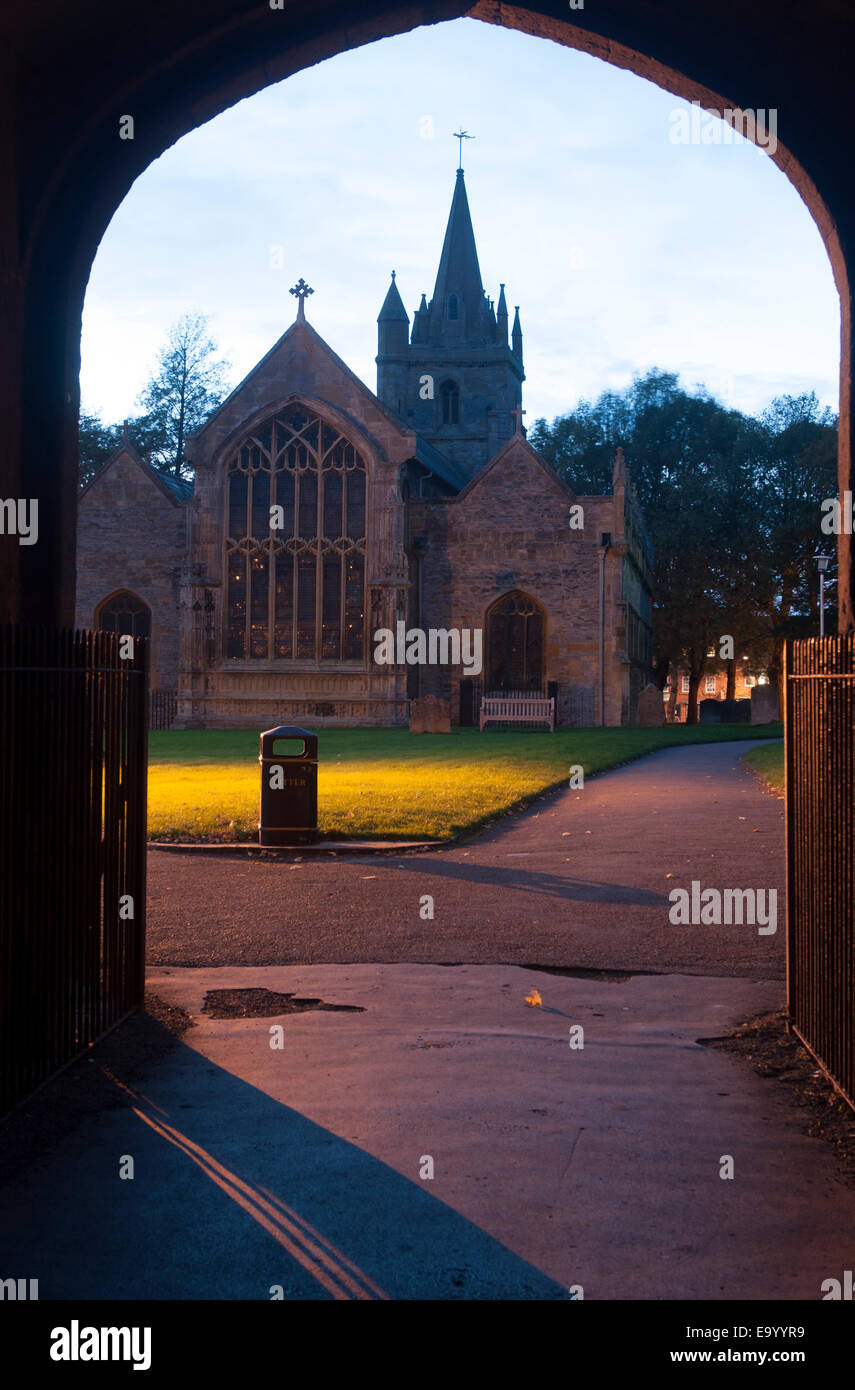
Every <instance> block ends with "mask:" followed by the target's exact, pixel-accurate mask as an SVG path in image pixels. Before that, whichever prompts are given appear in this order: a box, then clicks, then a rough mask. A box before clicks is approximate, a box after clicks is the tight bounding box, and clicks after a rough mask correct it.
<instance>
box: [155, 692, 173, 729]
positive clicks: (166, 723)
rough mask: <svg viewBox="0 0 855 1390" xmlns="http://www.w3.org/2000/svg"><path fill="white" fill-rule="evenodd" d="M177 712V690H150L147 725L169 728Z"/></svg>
mask: <svg viewBox="0 0 855 1390" xmlns="http://www.w3.org/2000/svg"><path fill="white" fill-rule="evenodd" d="M177 714H178V691H177V690H152V692H151V694H150V696H149V715H148V727H149V728H150V729H169V728H170V727H171V726H172V723H173V720H174V719H175V717H176V715H177Z"/></svg>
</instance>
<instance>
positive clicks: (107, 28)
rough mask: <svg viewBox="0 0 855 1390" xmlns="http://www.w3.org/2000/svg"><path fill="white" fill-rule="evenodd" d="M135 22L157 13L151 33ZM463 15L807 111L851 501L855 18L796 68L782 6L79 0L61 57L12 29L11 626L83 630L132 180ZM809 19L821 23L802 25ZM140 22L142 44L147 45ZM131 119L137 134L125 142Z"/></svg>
mask: <svg viewBox="0 0 855 1390" xmlns="http://www.w3.org/2000/svg"><path fill="white" fill-rule="evenodd" d="M136 9H138V10H139V13H140V16H142V15H143V14H144V15H145V23H144V24H140V25H139V26H135V25H134V24H133V19H134V13H133V12H134V10H136ZM556 11H558V13H556ZM464 15H467V16H469V17H471V18H475V19H479V20H482V21H484V22H486V23H492V24H501V25H504V26H506V27H508V28H514V29H519V30H521V31H523V32H526V33H529V34H532V35H536V36H539V37H541V38H544V39H549V40H552V41H554V42H557V43H561V44H564V45H566V46H568V47H572V48H577V49H580V50H582V51H584V52H587V53H589V54H592V55H593V56H595V57H599V58H601V59H603V60H604V61H607V62H609V63H612V64H614V65H616V66H619V67H623V68H626V69H629V70H630V71H632V72H635V73H636V74H637V75H639V76H641V77H644V78H646V79H648V80H649V81H652V82H654V83H656V84H657V85H658V86H660V87H663V88H665V89H666V90H668V91H670V92H673V93H674V94H675V95H677V96H680V97H683V98H685V99H687V100H697V101H699V102H701V104H702V105H703V106H705V107H707V108H709V109H712V110H715V111H721V110H724V109H727V108H739V107H743V108H746V109H756V108H769V107H770V106H775V107H777V108H780V109H781V110H782V111H784V112H790V113H791V114H790V117H789V123H788V124H787V123H786V122H785V124H784V137H785V138H784V139H783V140H779V143H778V145H777V148H776V150H775V151H774V154H772V155H771V157H772V158H774V160H775V162H776V163H777V164H778V166H779V167H780V168H781V170H782V171H783V172H784V173H785V174H786V176H787V177H788V178H789V180H790V181H791V183H792V184H793V185H794V187H795V188H796V189H797V191H798V192H799V194H800V196H801V197H802V199H803V200H804V202H805V203H806V205H807V207H808V209H809V210H810V212H811V215H812V216H813V218H814V221H815V222H816V224H817V227H818V229H819V231H820V234H821V236H822V238H823V241H824V243H825V246H826V250H827V252H828V255H829V259H830V261H831V265H832V269H833V273H834V277H835V283H836V284H837V288H838V291H839V293H840V299H841V378H840V379H841V393H840V434H839V437H840V452H839V486H840V490H841V492H843V491H845V490H847V489H852V488H853V485H855V477H854V476H853V467H852V457H851V410H852V398H851V390H850V382H851V333H852V313H851V290H850V279H851V277H850V275H849V274H848V270H847V253H848V255H849V258H850V259H851V258H852V257H853V256H855V195H853V191H852V188H851V181H850V178H849V174H848V169H847V155H846V152H847V150H848V149H850V148H851V143H852V138H853V136H855V115H853V114H852V113H850V112H848V111H846V110H845V109H844V108H841V107H840V106H839V104H838V103H837V101H836V95H835V94H836V91H837V89H838V87H839V84H840V82H841V81H842V80H843V77H844V76H845V75H848V71H847V65H846V56H845V55H846V52H847V37H855V17H852V16H846V17H842V16H841V15H840V12H839V7H837V6H835V4H834V3H833V0H816V3H815V4H814V6H813V8H812V12H811V23H812V28H811V30H810V32H809V33H807V32H805V33H804V34H802V39H801V42H800V45H799V50H798V52H795V53H794V52H793V44H792V38H791V34H790V32H789V29H788V24H787V21H786V17H785V16H782V14H781V7H780V5H776V4H774V3H772V0H756V3H754V4H752V5H751V6H750V7H746V6H745V5H742V4H740V5H737V4H736V3H734V4H727V5H725V6H724V8H723V7H722V4H721V3H720V0H718V2H717V3H714V0H697V3H695V4H694V5H693V6H692V7H684V6H682V5H675V6H673V8H672V7H670V6H665V7H663V6H662V5H661V4H654V3H652V0H614V2H613V3H612V4H611V5H610V6H609V7H608V12H603V11H600V10H597V11H596V13H594V12H593V11H590V12H589V11H588V10H586V9H584V8H582V9H578V10H576V9H573V10H570V11H568V10H567V8H566V7H565V6H563V5H562V6H560V7H559V6H557V5H555V4H552V3H544V4H530V5H513V6H512V5H506V4H504V3H500V0H481V2H480V3H478V4H476V5H475V6H474V7H472V6H469V5H467V4H465V3H460V0H421V3H410V4H401V3H400V2H399V0H367V3H366V0H357V3H355V4H353V5H350V6H348V7H347V12H346V17H345V18H344V19H343V18H342V12H341V8H340V7H339V6H337V5H336V4H334V3H332V0H320V3H318V0H312V3H311V4H309V3H306V0H281V8H276V9H273V8H271V7H270V6H269V5H268V6H264V5H261V4H258V3H256V0H209V2H208V3H206V4H202V3H200V0H175V3H173V4H171V5H170V7H169V12H168V17H167V16H165V17H164V23H163V27H162V29H159V28H158V27H157V25H156V24H154V23H153V22H152V16H151V13H150V10H149V9H148V7H144V6H143V5H142V3H140V4H139V5H137V4H135V3H133V0H132V3H131V4H130V5H129V6H125V7H123V8H122V10H121V12H118V11H116V10H115V7H112V6H110V5H108V4H106V3H105V0H79V3H78V4H77V5H75V6H74V9H73V16H70V17H69V20H68V28H69V32H68V33H67V34H64V33H63V23H64V21H63V20H62V19H61V18H59V17H54V19H55V22H54V21H52V24H53V33H52V43H51V45H50V48H49V49H48V48H46V47H45V41H44V36H43V34H42V32H41V27H42V19H43V17H42V16H41V14H40V13H39V12H33V13H32V14H31V15H21V16H16V17H15V20H14V24H15V25H17V26H18V30H19V35H20V37H19V43H18V57H19V59H20V61H19V62H18V82H17V84H15V87H14V92H13V93H12V95H11V96H10V97H8V98H7V99H8V100H9V101H10V102H11V101H14V100H15V99H16V98H17V99H18V107H17V111H16V113H15V123H14V129H15V130H16V131H17V132H19V136H20V145H19V146H18V147H17V148H16V149H14V150H13V151H12V153H13V155H14V158H13V160H12V161H11V163H10V169H11V171H12V172H11V175H10V180H9V187H10V188H11V189H12V193H13V196H12V197H11V198H9V199H8V200H6V213H5V218H6V221H5V226H4V227H3V231H2V234H3V237H4V242H3V245H2V246H0V251H2V252H5V262H4V260H3V257H2V256H0V266H3V265H4V264H5V270H4V277H5V281H6V286H7V293H6V299H5V302H4V303H2V304H0V320H2V321H0V329H2V333H1V334H0V347H1V348H2V351H3V355H4V361H3V364H2V365H3V367H4V371H3V373H2V379H3V382H4V386H3V388H2V389H3V392H4V399H3V409H4V417H5V419H6V429H5V438H6V445H7V447H6V450H5V458H4V460H3V463H2V464H0V467H2V469H3V473H2V477H0V487H2V491H3V495H7V496H8V495H12V496H14V495H18V496H39V497H40V498H42V499H43V507H42V529H41V535H40V545H39V546H38V547H37V548H36V547H33V548H23V549H21V548H19V547H18V546H17V545H16V544H15V543H14V537H11V538H10V537H2V538H0V541H2V545H0V552H1V553H2V568H0V580H2V583H0V592H2V594H3V599H2V603H3V611H2V612H0V619H2V618H4V617H6V618H8V619H10V620H11V621H20V620H24V621H32V622H41V623H68V622H70V621H71V614H72V606H73V594H74V549H75V511H76V426H77V413H78V408H79V383H78V375H79V362H80V348H79V344H80V323H81V314H82V306H83V296H84V292H85V288H86V283H87V280H88V276H89V270H90V267H91V264H92V261H93V259H94V255H95V252H96V250H97V247H98V244H99V242H100V239H101V237H102V235H103V232H104V230H105V228H106V225H107V223H108V221H109V220H110V218H111V216H112V214H113V212H114V211H115V209H116V208H117V207H118V205H119V203H120V202H121V201H122V199H123V197H124V195H125V194H126V192H127V191H128V189H129V187H130V185H131V183H132V182H133V180H134V179H135V178H136V177H137V175H138V174H139V173H140V172H141V171H142V170H143V169H145V168H146V167H147V166H148V164H150V163H151V162H152V160H154V159H155V158H157V156H158V155H159V154H161V153H162V151H163V150H164V149H165V148H167V147H168V146H169V145H170V144H172V143H174V141H175V140H177V139H178V138H180V136H182V135H184V134H186V133H187V132H188V131H189V130H191V129H193V128H195V127H196V126H198V125H200V124H202V123H203V122H205V121H207V120H209V119H211V118H212V117H213V116H215V115H217V114H218V113H219V112H221V111H223V110H225V109H226V108H227V107H229V106H231V105H233V104H234V103H235V102H237V101H239V100H240V99H241V98H243V97H246V96H250V95H252V94H253V93H255V92H258V91H260V90H262V89H263V88H264V87H266V86H269V85H271V84H272V83H274V82H277V81H281V80H282V79H283V78H285V77H287V76H289V75H291V74H293V73H295V72H297V71H299V70H300V69H302V68H304V67H306V66H308V65H310V64H315V63H317V62H319V61H321V60H323V59H324V58H328V57H332V56H333V55H335V54H336V53H340V52H342V51H344V50H347V49H352V48H356V47H359V46H360V45H362V44H365V43H369V42H372V41H374V40H377V39H380V38H384V37H388V36H390V35H393V34H398V33H403V32H406V31H408V30H411V29H413V28H415V27H417V26H418V25H420V24H425V23H436V22H438V21H441V20H448V19H454V18H460V17H462V16H464ZM793 15H794V17H796V16H798V19H799V22H800V23H801V22H802V21H803V19H804V15H803V13H802V12H801V11H800V10H799V11H798V12H797V11H795V10H794V11H793ZM72 20H73V22H72ZM129 25H131V27H132V28H133V29H134V32H135V34H136V37H135V42H134V45H133V47H132V48H131V49H129V47H128V44H127V39H126V35H127V32H128V27H129ZM844 31H845V32H844ZM829 36H831V41H829ZM835 36H836V37H835ZM65 39H67V42H65V41H64V40H65ZM838 68H839V69H840V71H839V73H838ZM28 74H31V75H32V79H33V80H31V81H27V76H28ZM46 93H48V94H49V97H48V99H47V100H46V96H45V94H46ZM770 93H771V99H770V95H769V94H770ZM792 113H794V114H792ZM127 116H131V117H132V126H133V129H132V134H133V138H132V139H128V138H125V139H122V138H121V135H120V121H124V122H125V131H126V133H127V122H126V117H127ZM850 126H851V127H852V129H851V131H850V130H849V127H850ZM831 132H833V133H834V134H835V135H836V137H837V138H836V140H831V139H830V138H829V136H830V133H831ZM19 169H20V170H22V171H23V173H22V177H21V180H20V184H19V181H18V178H17V171H18V170H19ZM850 248H852V249H850ZM850 541H851V538H850V537H849V536H847V535H845V534H842V535H840V536H839V537H838V547H839V552H840V577H839V600H840V630H841V631H846V630H849V629H850V628H851V627H853V626H855V615H853V608H852V570H851V546H850ZM36 549H37V550H38V554H35V553H34V551H35V550H36Z"/></svg>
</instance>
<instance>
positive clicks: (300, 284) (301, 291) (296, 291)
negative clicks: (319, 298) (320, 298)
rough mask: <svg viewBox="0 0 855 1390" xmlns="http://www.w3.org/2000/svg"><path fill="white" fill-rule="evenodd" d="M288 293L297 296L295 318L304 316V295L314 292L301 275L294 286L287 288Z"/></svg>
mask: <svg viewBox="0 0 855 1390" xmlns="http://www.w3.org/2000/svg"><path fill="white" fill-rule="evenodd" d="M288 293H289V294H293V295H295V296H296V298H297V303H298V305H299V308H298V309H297V318H298V319H302V318H305V312H304V306H305V303H306V296H307V295H309V294H314V293H315V291H314V290H313V289H312V287H311V285H307V284H306V282H305V280H304V279H303V277H302V275H301V276H300V279H299V280H298V281H297V283H296V285H295V286H294V288H293V289H291V290H289V291H288Z"/></svg>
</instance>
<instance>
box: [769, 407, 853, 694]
mask: <svg viewBox="0 0 855 1390" xmlns="http://www.w3.org/2000/svg"><path fill="white" fill-rule="evenodd" d="M761 423H762V425H763V427H764V429H765V432H766V447H765V451H764V456H763V460H762V467H761V471H760V476H759V484H760V491H761V495H762V503H763V505H762V512H763V520H762V525H761V527H760V528H759V532H758V547H757V549H758V560H759V564H760V570H761V573H760V575H759V576H758V593H759V595H760V602H761V607H762V611H763V614H764V617H765V620H766V623H767V625H768V631H769V634H770V638H771V653H770V660H769V675H770V678H771V679H773V680H776V681H777V682H778V686H779V689H781V695H782V696H783V689H782V685H783V651H784V643H785V642H786V641H787V639H788V638H794V637H809V636H814V635H815V634H816V631H817V628H816V617H815V614H816V587H817V585H818V579H817V568H816V563H815V561H814V555H815V554H816V552H817V551H820V550H824V551H826V552H828V553H830V554H831V555H832V563H831V565H830V566H829V574H828V577H827V578H829V579H831V581H832V583H833V580H834V575H835V574H836V563H837V562H836V556H835V554H834V547H833V546H829V543H828V537H827V536H824V535H823V533H822V530H821V520H822V512H821V503H822V501H823V500H824V499H825V498H827V497H834V496H836V494H837V429H836V424H837V422H836V419H835V416H834V415H833V414H832V412H831V411H830V410H828V409H825V410H822V409H821V408H820V405H819V402H818V400H817V397H816V393H815V392H813V391H811V392H809V393H804V394H802V395H800V396H778V397H776V399H775V400H774V401H773V402H772V404H771V405H770V406H769V408H768V409H767V410H766V411H764V413H763V415H762V417H761ZM829 629H830V630H831V631H833V630H834V624H833V619H832V621H831V622H830V623H829ZM782 707H783V706H782Z"/></svg>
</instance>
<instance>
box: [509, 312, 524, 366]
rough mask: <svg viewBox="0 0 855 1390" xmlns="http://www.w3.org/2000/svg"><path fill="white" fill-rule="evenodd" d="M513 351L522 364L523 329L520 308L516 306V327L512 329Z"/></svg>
mask: <svg viewBox="0 0 855 1390" xmlns="http://www.w3.org/2000/svg"><path fill="white" fill-rule="evenodd" d="M511 351H512V352H513V354H514V356H515V357H518V358H519V360H520V362H522V327H521V325H520V306H519V304H515V305H514V326H513V328H512V329H511Z"/></svg>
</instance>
